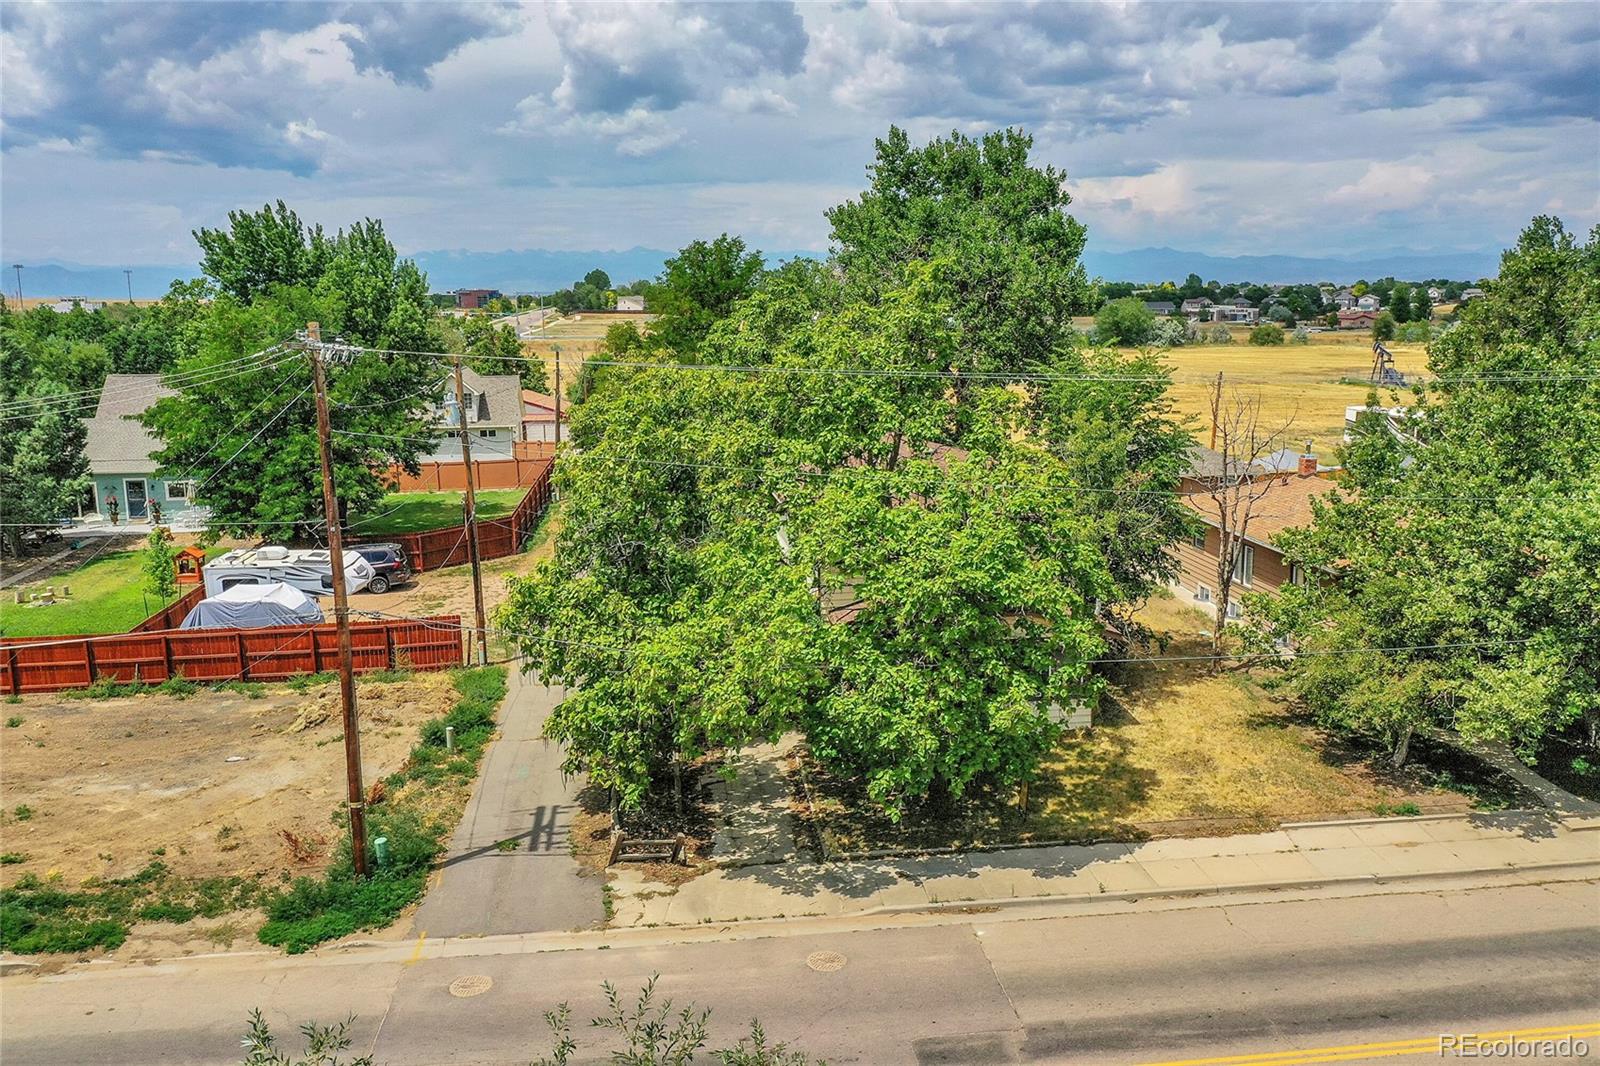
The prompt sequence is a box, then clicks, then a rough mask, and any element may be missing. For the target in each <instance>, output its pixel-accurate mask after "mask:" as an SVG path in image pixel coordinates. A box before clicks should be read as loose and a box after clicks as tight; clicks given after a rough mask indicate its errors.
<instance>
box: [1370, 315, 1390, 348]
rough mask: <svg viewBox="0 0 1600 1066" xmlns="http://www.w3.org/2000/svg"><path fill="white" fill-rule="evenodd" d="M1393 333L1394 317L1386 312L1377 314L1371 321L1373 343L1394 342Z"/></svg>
mask: <svg viewBox="0 0 1600 1066" xmlns="http://www.w3.org/2000/svg"><path fill="white" fill-rule="evenodd" d="M1394 331H1395V321H1394V315H1392V314H1390V313H1389V312H1388V311H1380V312H1378V317H1377V318H1375V319H1373V320H1372V339H1373V340H1375V341H1392V340H1394Z"/></svg>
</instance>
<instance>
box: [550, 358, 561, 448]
mask: <svg viewBox="0 0 1600 1066" xmlns="http://www.w3.org/2000/svg"><path fill="white" fill-rule="evenodd" d="M552 347H554V348H555V350H556V445H557V447H559V446H560V444H561V345H559V344H556V345H552Z"/></svg>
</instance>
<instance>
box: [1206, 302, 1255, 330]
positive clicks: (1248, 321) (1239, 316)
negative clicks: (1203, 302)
mask: <svg viewBox="0 0 1600 1066" xmlns="http://www.w3.org/2000/svg"><path fill="white" fill-rule="evenodd" d="M1211 321H1213V322H1231V323H1233V324H1234V325H1246V326H1248V325H1253V324H1254V323H1256V322H1259V321H1261V312H1260V311H1259V310H1258V309H1256V308H1254V307H1251V306H1250V305H1249V303H1246V304H1245V305H1244V306H1243V307H1239V306H1237V305H1235V304H1232V303H1224V304H1217V305H1216V306H1215V307H1213V308H1212V309H1211Z"/></svg>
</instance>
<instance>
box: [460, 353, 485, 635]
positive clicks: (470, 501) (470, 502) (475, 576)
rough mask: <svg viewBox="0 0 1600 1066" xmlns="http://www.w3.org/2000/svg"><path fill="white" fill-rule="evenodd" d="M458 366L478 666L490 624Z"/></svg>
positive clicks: (464, 502) (469, 437) (464, 399)
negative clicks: (479, 551) (485, 601)
mask: <svg viewBox="0 0 1600 1066" xmlns="http://www.w3.org/2000/svg"><path fill="white" fill-rule="evenodd" d="M451 362H453V363H454V364H455V369H456V424H457V426H458V427H459V428H460V430H461V465H462V466H463V467H465V468H466V471H467V493H466V496H465V497H463V498H462V501H461V502H462V505H463V506H462V512H463V514H462V518H463V520H464V521H465V522H466V524H467V556H468V558H470V559H471V560H472V609H473V613H474V614H475V615H476V617H477V622H478V628H477V638H478V665H479V666H488V665H489V642H488V636H489V625H488V622H487V621H486V620H485V618H484V614H483V571H482V570H481V569H480V567H479V562H480V560H479V558H478V494H477V484H476V481H477V479H476V478H475V477H473V474H472V435H471V434H470V433H469V432H468V431H467V394H466V387H465V386H464V385H462V383H461V356H459V355H457V356H455V357H453V358H452V359H451Z"/></svg>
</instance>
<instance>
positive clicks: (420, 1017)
mask: <svg viewBox="0 0 1600 1066" xmlns="http://www.w3.org/2000/svg"><path fill="white" fill-rule="evenodd" d="M1183 906H1184V909H1173V907H1172V906H1171V905H1165V906H1162V907H1156V908H1150V909H1145V908H1138V909H1135V910H1133V911H1131V912H1128V913H1119V914H1105V915H1096V916H1084V915H1078V916H1072V917H1052V918H1042V919H1031V920H1015V919H1012V918H1009V917H1008V916H1007V915H1004V914H980V915H971V916H965V917H960V918H954V919H951V918H943V919H940V922H941V923H942V924H926V925H918V926H911V927H906V928H894V929H868V928H859V927H851V926H850V924H849V923H839V922H833V923H827V924H820V923H811V924H807V923H803V922H795V923H791V924H790V926H789V927H788V928H787V929H785V930H784V933H785V935H780V936H769V937H766V938H755V939H729V940H723V941H715V942H706V943H694V944H667V943H657V944H651V945H639V946H624V944H623V943H622V942H621V938H619V942H618V943H617V944H616V945H615V946H613V947H612V948H610V949H609V950H603V949H602V950H595V949H593V948H589V949H584V950H567V951H542V952H538V953H529V952H523V951H521V950H519V949H518V948H517V947H516V946H515V945H512V944H509V943H508V942H506V941H492V940H490V941H481V942H475V941H467V942H464V943H462V944H458V945H456V947H455V950H465V951H468V952H472V953H471V954H465V955H461V956H456V957H430V954H429V953H428V952H418V953H416V954H415V955H412V956H409V957H408V954H407V951H406V949H405V947H404V946H401V947H398V948H390V949H380V950H378V951H371V950H368V951H350V952H343V953H339V952H334V953H329V954H327V955H324V956H319V957H317V958H311V959H306V958H302V959H285V958H282V957H273V956H260V957H250V958H239V957H234V958H231V959H226V960H205V961H194V962H185V963H181V964H162V965H159V966H154V967H115V968H112V967H105V968H94V967H90V968H80V969H78V970H75V971H73V972H71V973H67V974H62V975H58V976H55V977H49V978H34V977H9V978H5V979H4V981H3V983H0V1058H3V1060H4V1062H5V1063H6V1066H21V1064H25V1063H82V1062H102V1063H145V1062H163V1063H201V1062H205V1063H210V1062H234V1061H237V1047H238V1044H237V1041H238V1036H239V1034H240V1032H241V1031H242V1029H243V1021H244V1017H245V1014H246V1012H247V1011H248V1009H249V1008H250V1007H251V1006H256V1005H259V1006H261V1007H262V1008H263V1009H265V1010H266V1012H267V1014H268V1017H269V1019H273V1020H275V1021H277V1022H278V1024H279V1027H280V1028H281V1029H283V1030H284V1031H285V1032H292V1030H293V1026H292V1025H291V1024H289V1023H290V1022H291V1021H293V1022H295V1023H298V1022H300V1021H303V1020H305V1019H307V1018H310V1017H316V1018H318V1019H322V1020H331V1019H334V1018H336V1017H340V1016H343V1015H344V1014H346V1013H349V1012H354V1013H356V1014H357V1015H358V1016H359V1017H358V1020H357V1023H356V1027H355V1033H356V1035H357V1037H358V1047H362V1048H364V1047H374V1048H375V1051H376V1055H377V1061H378V1062H380V1063H389V1064H409V1063H430V1064H432V1063H513V1062H516V1063H525V1062H528V1061H529V1060H531V1059H534V1058H537V1057H538V1056H539V1055H541V1054H544V1053H547V1052H548V1050H549V1042H548V1039H547V1037H546V1035H545V1029H544V1024H543V1021H542V1020H541V1013H542V1012H543V1011H544V1010H546V1009H548V1008H549V1007H551V1006H553V1005H554V1004H555V1003H557V1002H558V1001H562V1000H568V1001H570V1002H571V1004H572V1007H573V1011H574V1016H575V1017H576V1018H577V1020H578V1023H579V1024H578V1025H576V1026H575V1027H574V1028H575V1030H577V1031H578V1035H579V1036H580V1037H582V1038H587V1037H588V1036H589V1035H590V1034H589V1033H588V1032H587V1031H586V1030H587V1026H586V1025H585V1024H584V1023H585V1022H586V1020H587V1018H588V1017H590V1016H591V1015H593V1014H594V1013H597V1012H598V1011H599V1010H600V1009H601V1007H602V999H601V995H600V989H599V983H600V982H601V981H602V980H611V981H613V982H615V983H616V984H617V985H619V986H620V987H621V988H622V989H623V990H624V991H627V990H630V989H634V988H636V987H637V986H638V985H639V984H640V983H642V981H643V980H644V979H645V978H647V977H648V976H649V975H651V974H659V975H660V983H659V988H660V991H661V992H662V993H663V994H665V995H669V996H673V997H677V998H678V999H679V1000H680V1001H682V1000H684V999H690V998H692V999H693V1000H695V1001H696V1002H698V1003H700V1004H702V1005H705V1006H709V1007H711V1008H713V1010H714V1014H713V1018H712V1032H713V1036H714V1038H715V1039H716V1040H717V1041H720V1042H724V1043H731V1042H732V1041H733V1040H735V1039H736V1038H737V1037H738V1035H740V1032H741V1030H742V1028H743V1022H744V1020H745V1019H748V1018H750V1017H752V1016H757V1017H759V1018H760V1019H761V1021H762V1022H763V1024H764V1025H765V1027H766V1028H767V1030H768V1032H769V1033H770V1034H771V1035H772V1036H773V1037H775V1038H777V1039H784V1040H790V1041H794V1042H796V1043H798V1044H799V1045H801V1046H803V1047H804V1048H805V1049H806V1050H808V1051H809V1052H811V1053H812V1054H814V1055H819V1056H825V1057H826V1058H827V1059H828V1060H829V1061H830V1062H835V1063H872V1064H884V1066H890V1064H898V1063H919V1064H921V1063H943V1062H949V1063H991V1062H1063V1063H1094V1064H1100V1063H1105V1064H1118V1063H1166V1062H1172V1061H1175V1060H1179V1061H1184V1060H1193V1059H1199V1058H1208V1059H1209V1058H1221V1059H1222V1060H1223V1061H1224V1062H1226V1061H1227V1060H1228V1058H1229V1057H1232V1056H1241V1055H1246V1056H1260V1057H1259V1058H1254V1059H1247V1060H1245V1061H1246V1062H1247V1063H1248V1064H1249V1066H1284V1064H1287V1063H1297V1064H1298V1063H1305V1062H1322V1061H1341V1062H1364V1061H1386V1062H1405V1061H1408V1060H1410V1061H1418V1060H1422V1059H1429V1060H1433V1061H1438V1059H1439V1054H1438V1047H1437V1043H1436V1042H1435V1039H1436V1037H1437V1036H1438V1035H1439V1034H1441V1033H1452V1032H1479V1033H1487V1032H1499V1031H1522V1030H1530V1029H1536V1028H1548V1027H1563V1028H1570V1027H1572V1026H1574V1025H1577V1024H1580V1023H1585V1022H1587V1023H1589V1024H1590V1026H1591V1027H1595V1025H1596V1023H1600V977H1597V974H1600V965H1597V963H1600V885H1597V884H1596V883H1595V882H1568V883H1559V884H1548V885H1526V886H1517V887H1501V888H1484V889H1477V890H1471V891H1463V890H1453V891H1431V892H1417V893H1414V894H1404V895H1387V896H1360V897H1351V898H1338V899H1319V900H1306V901H1299V902H1270V903H1254V904H1237V905H1228V906H1219V905H1215V904H1212V905H1205V904H1202V903H1200V902H1198V901H1194V902H1191V903H1187V904H1184V905H1183ZM817 929H826V930H827V931H825V932H812V931H811V930H817ZM666 935H667V934H665V933H663V939H664V938H665V936H666ZM725 935H727V936H734V937H737V936H739V935H740V931H739V930H738V929H737V928H734V929H730V930H729V931H728V933H727V934H725ZM591 942H592V941H591ZM476 945H481V946H476ZM497 952H498V953H497ZM816 952H834V953H837V954H839V955H842V956H843V965H842V966H841V967H840V968H838V969H836V970H831V971H828V970H823V971H819V970H817V969H815V968H813V967H812V966H811V965H808V958H811V957H812V956H813V953H816ZM462 977H487V978H489V979H490V983H489V986H488V989H487V991H484V992H482V993H481V994H479V995H475V996H471V997H466V998H462V997H458V996H453V995H451V993H450V991H449V989H450V986H451V984H452V982H454V981H456V980H457V979H458V978H462ZM480 984H481V982H480ZM1412 1040H1417V1041H1419V1043H1417V1044H1414V1045H1413V1044H1403V1043H1396V1042H1398V1041H1412ZM1374 1043H1380V1044H1383V1045H1385V1046H1383V1047H1380V1048H1373V1047H1369V1046H1368V1045H1372V1044H1374ZM1589 1046H1590V1048H1591V1049H1592V1053H1593V1054H1600V1035H1595V1036H1591V1037H1590V1038H1589ZM593 1047H594V1045H593V1044H586V1045H585V1048H586V1050H588V1049H590V1048H593ZM1319 1048H1345V1049H1348V1050H1341V1051H1333V1052H1327V1053H1317V1054H1309V1053H1307V1050H1306V1049H1319ZM1296 1049H1298V1050H1296ZM591 1060H592V1059H591Z"/></svg>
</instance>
